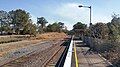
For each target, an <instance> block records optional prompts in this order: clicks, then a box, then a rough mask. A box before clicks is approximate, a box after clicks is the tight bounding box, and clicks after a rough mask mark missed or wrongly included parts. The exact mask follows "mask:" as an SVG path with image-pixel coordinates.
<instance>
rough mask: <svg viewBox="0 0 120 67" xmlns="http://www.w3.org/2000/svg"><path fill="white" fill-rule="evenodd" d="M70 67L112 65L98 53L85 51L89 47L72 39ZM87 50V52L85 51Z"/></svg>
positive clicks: (109, 66)
mask: <svg viewBox="0 0 120 67" xmlns="http://www.w3.org/2000/svg"><path fill="white" fill-rule="evenodd" d="M73 42H74V43H73V45H74V47H73V50H74V51H73V54H72V55H73V56H72V63H71V64H72V67H112V65H111V63H110V62H108V61H106V60H105V59H104V58H103V57H102V56H100V54H98V53H95V52H92V51H90V52H87V51H88V50H89V47H85V46H84V45H85V44H83V42H82V41H80V40H74V41H73ZM86 52H87V53H86Z"/></svg>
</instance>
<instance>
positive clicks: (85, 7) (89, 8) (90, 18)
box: [78, 5, 92, 25]
mask: <svg viewBox="0 0 120 67" xmlns="http://www.w3.org/2000/svg"><path fill="white" fill-rule="evenodd" d="M78 7H80V8H81V7H85V8H89V9H90V25H91V24H92V23H91V6H83V5H79V6H78Z"/></svg>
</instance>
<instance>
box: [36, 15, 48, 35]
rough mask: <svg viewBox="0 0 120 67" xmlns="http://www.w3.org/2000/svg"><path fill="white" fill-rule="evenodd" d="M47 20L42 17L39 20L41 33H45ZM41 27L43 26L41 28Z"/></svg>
mask: <svg viewBox="0 0 120 67" xmlns="http://www.w3.org/2000/svg"><path fill="white" fill-rule="evenodd" d="M47 23H48V22H47V20H46V19H45V18H44V17H40V18H37V24H38V25H39V30H38V31H39V33H43V32H45V30H46V29H45V28H46V26H45V25H46V24H47ZM40 25H41V26H40Z"/></svg>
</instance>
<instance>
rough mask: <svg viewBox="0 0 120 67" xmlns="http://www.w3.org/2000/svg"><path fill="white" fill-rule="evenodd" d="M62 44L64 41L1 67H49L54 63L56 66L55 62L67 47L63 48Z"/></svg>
mask: <svg viewBox="0 0 120 67" xmlns="http://www.w3.org/2000/svg"><path fill="white" fill-rule="evenodd" d="M62 43H63V41H62V42H61V41H60V42H58V43H57V44H54V45H53V46H51V47H50V48H48V49H46V50H43V51H40V50H36V51H33V52H31V53H29V54H27V55H24V56H22V57H20V58H17V59H14V60H12V61H10V62H8V63H6V64H4V65H2V66H0V67H41V66H42V67H45V66H46V67H47V66H49V65H51V64H53V63H54V64H55V62H57V61H58V59H59V58H60V55H61V53H62V52H63V50H64V49H65V47H63V46H61V44H62ZM55 57H57V58H55Z"/></svg>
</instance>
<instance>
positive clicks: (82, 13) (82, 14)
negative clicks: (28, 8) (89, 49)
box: [54, 3, 89, 30]
mask: <svg viewBox="0 0 120 67" xmlns="http://www.w3.org/2000/svg"><path fill="white" fill-rule="evenodd" d="M78 5H80V4H79V3H64V4H61V5H60V6H59V7H57V8H56V9H55V10H54V14H55V15H56V16H58V17H59V19H60V20H61V21H63V22H65V24H66V25H67V26H68V29H69V30H70V29H72V26H73V25H74V24H75V23H77V22H83V23H85V24H89V9H85V8H79V7H78Z"/></svg>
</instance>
